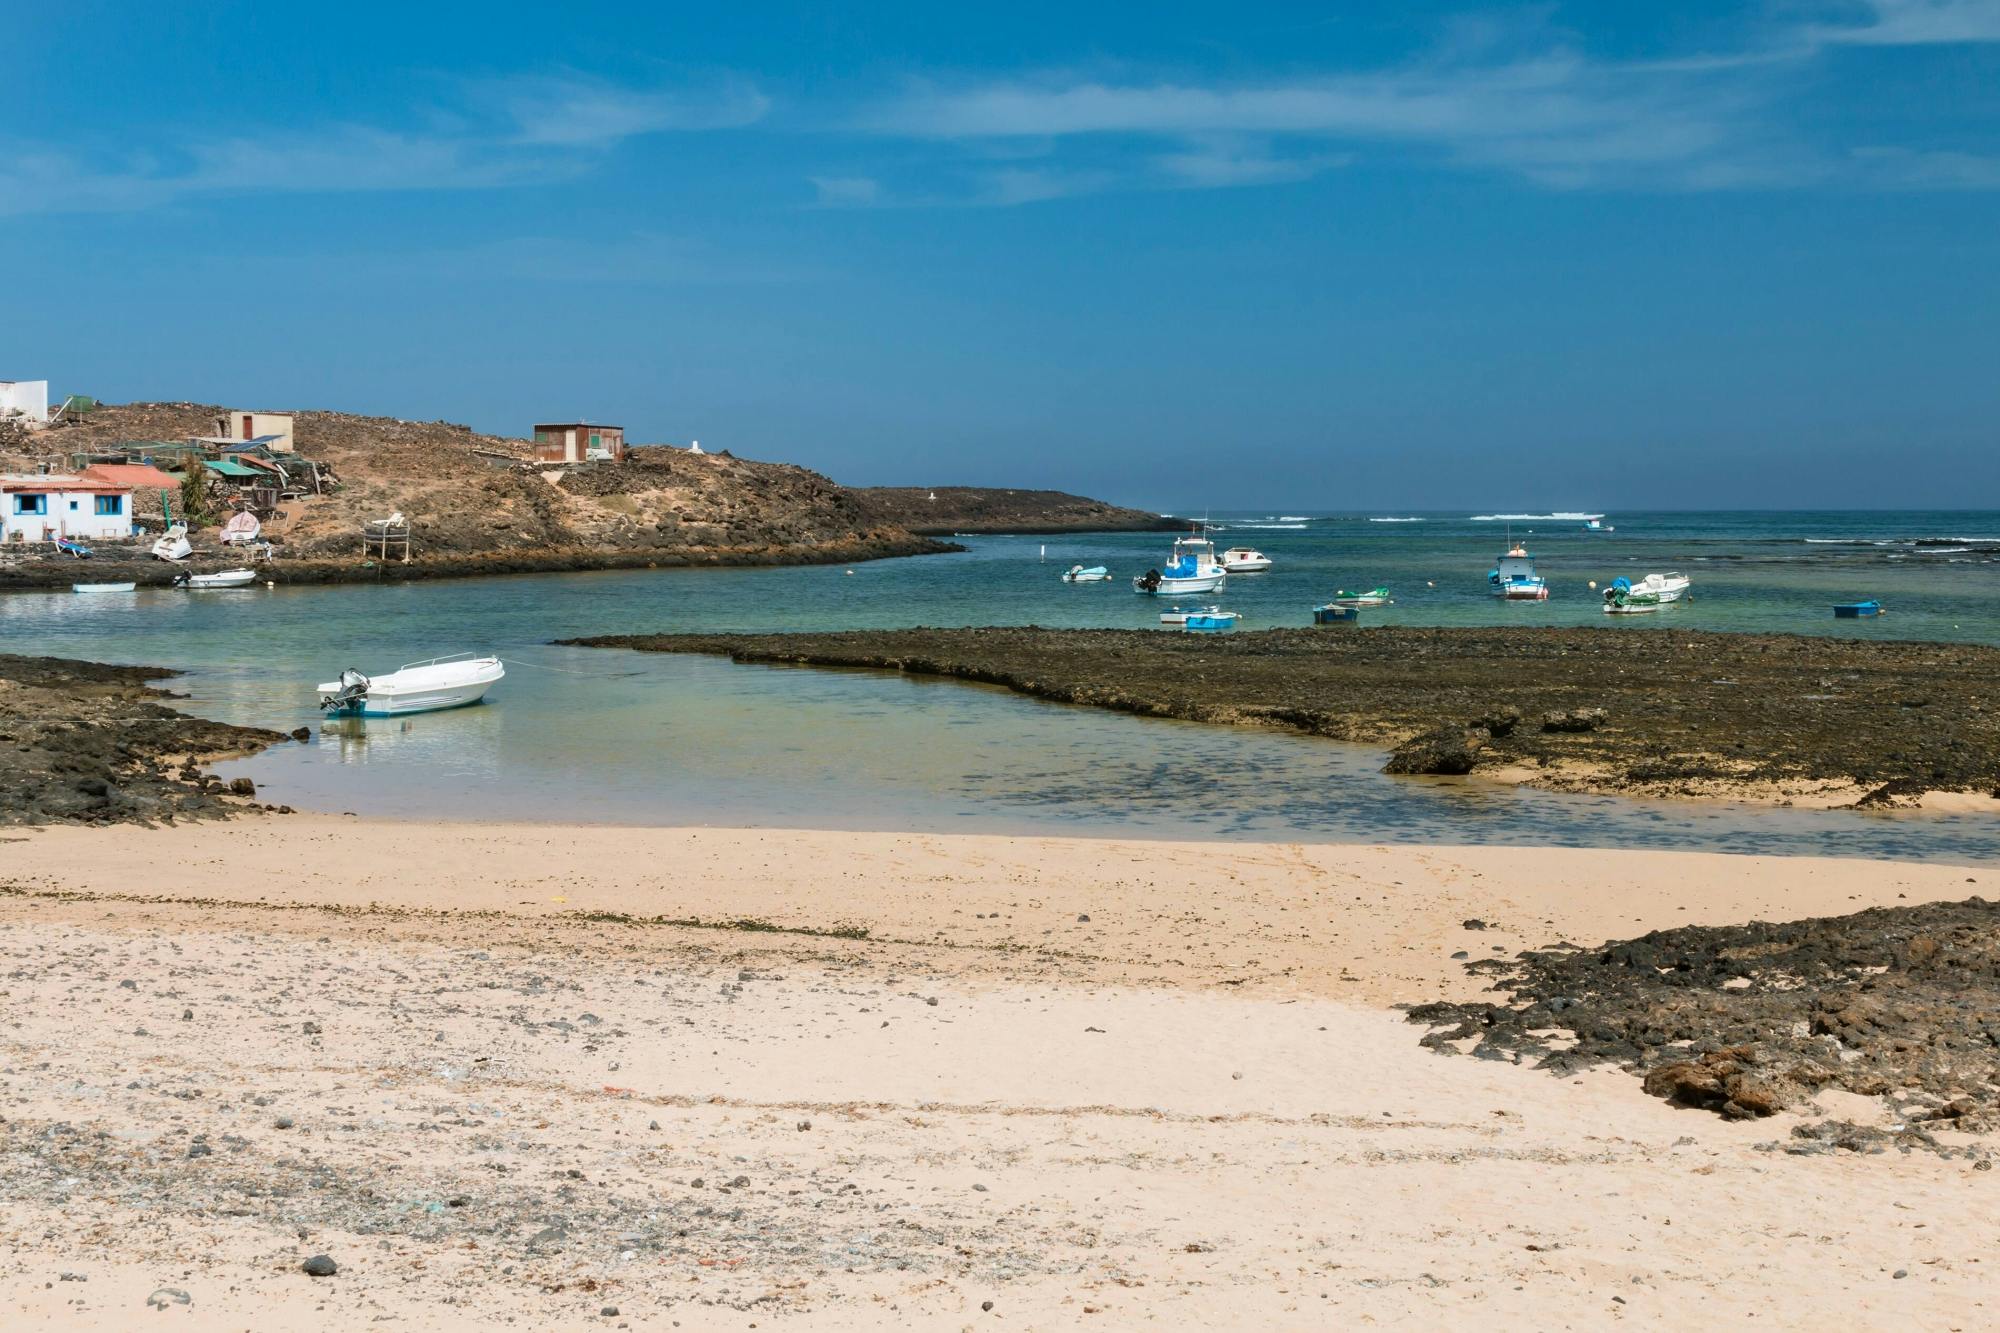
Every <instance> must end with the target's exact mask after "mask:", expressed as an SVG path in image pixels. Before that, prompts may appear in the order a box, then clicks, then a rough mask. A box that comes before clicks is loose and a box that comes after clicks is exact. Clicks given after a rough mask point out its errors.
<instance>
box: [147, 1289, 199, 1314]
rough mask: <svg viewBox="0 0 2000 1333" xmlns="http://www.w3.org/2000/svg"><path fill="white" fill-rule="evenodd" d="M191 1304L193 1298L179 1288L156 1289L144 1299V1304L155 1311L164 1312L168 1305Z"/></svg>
mask: <svg viewBox="0 0 2000 1333" xmlns="http://www.w3.org/2000/svg"><path fill="white" fill-rule="evenodd" d="M193 1302H194V1297H192V1296H190V1295H188V1294H187V1293H186V1292H184V1291H182V1290H181V1289H180V1288H179V1287H158V1288H155V1289H154V1291H153V1294H152V1295H150V1296H148V1297H147V1298H146V1304H148V1305H150V1306H152V1307H153V1308H154V1309H155V1310H164V1309H166V1308H167V1307H168V1306H170V1305H191V1304H193Z"/></svg>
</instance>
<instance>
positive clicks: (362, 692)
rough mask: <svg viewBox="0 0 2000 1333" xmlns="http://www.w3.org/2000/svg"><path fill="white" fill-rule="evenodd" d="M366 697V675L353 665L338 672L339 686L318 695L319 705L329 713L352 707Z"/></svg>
mask: <svg viewBox="0 0 2000 1333" xmlns="http://www.w3.org/2000/svg"><path fill="white" fill-rule="evenodd" d="M367 697H368V677H366V676H364V675H362V674H361V673H360V672H359V671H356V670H355V669H354V668H353V667H349V668H347V670H345V671H343V672H341V673H340V688H339V689H337V690H335V691H334V692H333V693H332V694H323V695H321V696H320V700H319V706H320V707H321V708H324V709H325V710H326V711H327V712H329V713H338V712H341V711H343V710H344V709H348V708H351V707H353V706H354V705H356V704H358V703H360V702H361V701H362V700H363V699H365V698H367Z"/></svg>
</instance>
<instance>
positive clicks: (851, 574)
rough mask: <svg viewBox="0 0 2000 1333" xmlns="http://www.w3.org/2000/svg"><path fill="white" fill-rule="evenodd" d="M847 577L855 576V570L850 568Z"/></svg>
mask: <svg viewBox="0 0 2000 1333" xmlns="http://www.w3.org/2000/svg"><path fill="white" fill-rule="evenodd" d="M847 577H849V578H853V577H854V571H853V570H851V569H850V570H848V571H847Z"/></svg>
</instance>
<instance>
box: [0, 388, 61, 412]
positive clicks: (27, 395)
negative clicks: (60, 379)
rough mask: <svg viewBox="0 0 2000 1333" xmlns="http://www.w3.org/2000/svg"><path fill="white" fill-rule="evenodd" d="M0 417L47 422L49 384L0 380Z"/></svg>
mask: <svg viewBox="0 0 2000 1333" xmlns="http://www.w3.org/2000/svg"><path fill="white" fill-rule="evenodd" d="M0 417H26V418H27V419H28V420H30V421H47V420H48V419H49V382H48V381H47V380H0Z"/></svg>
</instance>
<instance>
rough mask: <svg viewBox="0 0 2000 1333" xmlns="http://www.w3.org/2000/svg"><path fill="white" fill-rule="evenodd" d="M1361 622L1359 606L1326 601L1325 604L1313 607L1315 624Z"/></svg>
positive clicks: (1353, 623) (1355, 623) (1351, 623)
mask: <svg viewBox="0 0 2000 1333" xmlns="http://www.w3.org/2000/svg"><path fill="white" fill-rule="evenodd" d="M1360 623H1361V608H1360V607H1358V606H1347V605H1343V604H1341V603H1339V602H1328V603H1327V604H1326V605H1325V606H1315V607H1314V608H1313V624H1315V625H1358V624H1360Z"/></svg>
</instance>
